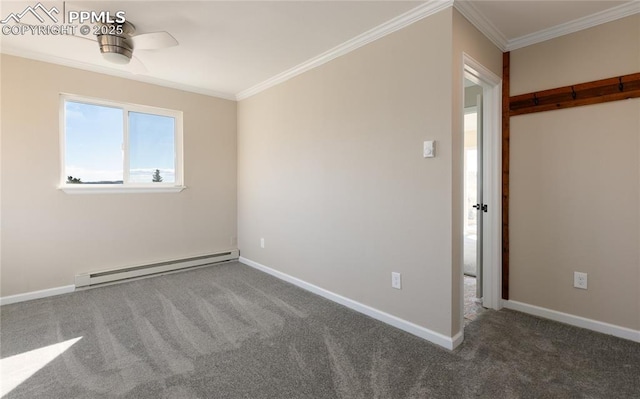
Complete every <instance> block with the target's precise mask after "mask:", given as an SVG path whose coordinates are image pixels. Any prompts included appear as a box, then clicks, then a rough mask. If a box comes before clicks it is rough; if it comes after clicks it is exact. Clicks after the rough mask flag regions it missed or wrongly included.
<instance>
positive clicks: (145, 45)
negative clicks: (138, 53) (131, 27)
mask: <svg viewBox="0 0 640 399" xmlns="http://www.w3.org/2000/svg"><path fill="white" fill-rule="evenodd" d="M131 40H132V41H133V49H134V50H157V49H161V48H167V47H173V46H177V45H178V41H177V40H176V39H175V38H174V37H173V36H171V34H169V32H164V31H163V32H152V33H143V34H140V35H135V36H132V37H131Z"/></svg>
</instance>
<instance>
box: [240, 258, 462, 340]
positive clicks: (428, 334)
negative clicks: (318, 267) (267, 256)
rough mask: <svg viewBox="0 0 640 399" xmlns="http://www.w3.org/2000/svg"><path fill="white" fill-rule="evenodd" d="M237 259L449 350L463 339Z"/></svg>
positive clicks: (245, 259) (247, 260) (460, 333)
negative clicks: (448, 335)
mask: <svg viewBox="0 0 640 399" xmlns="http://www.w3.org/2000/svg"><path fill="white" fill-rule="evenodd" d="M239 261H240V263H243V264H245V265H247V266H251V267H253V268H254V269H257V270H260V271H262V272H265V273H267V274H270V275H272V276H274V277H277V278H279V279H280V280H284V281H286V282H288V283H291V284H293V285H296V286H298V287H300V288H302V289H304V290H307V291H310V292H312V293H314V294H316V295H320V296H321V297H324V298H326V299H328V300H330V301H333V302H336V303H339V304H340V305H343V306H346V307H348V308H350V309H353V310H355V311H356V312H359V313H362V314H365V315H367V316H369V317H372V318H374V319H376V320H379V321H381V322H383V323H386V324H389V325H391V326H393V327H396V328H399V329H401V330H403V331H406V332H408V333H410V334H413V335H415V336H418V337H420V338H423V339H426V340H427V341H429V342H432V343H434V344H436V345H440V346H442V347H444V348H446V349H450V350H451V349H455V348H456V347H457V346H458V345H460V343H462V339H463V334H462V332H458V333H457V334H456V335H454V336H453V337H447V336H446V335H443V334H440V333H438V332H435V331H431V330H429V329H428V328H425V327H421V326H419V325H417V324H414V323H411V322H410V321H406V320H403V319H401V318H399V317H396V316H394V315H391V314H389V313H386V312H383V311H381V310H378V309H374V308H372V307H370V306H367V305H365V304H362V303H360V302H356V301H354V300H353V299H349V298H346V297H344V296H342V295H338V294H336V293H334V292H331V291H328V290H325V289H324V288H320V287H318V286H317V285H313V284H310V283H307V282H306V281H303V280H300V279H299V278H296V277H293V276H290V275H288V274H286V273H282V272H279V271H277V270H274V269H272V268H270V267H267V266H265V265H262V264H260V263H258V262H254V261H252V260H250V259H247V258H244V257H242V256H241V257H240V259H239Z"/></svg>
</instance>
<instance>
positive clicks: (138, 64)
mask: <svg viewBox="0 0 640 399" xmlns="http://www.w3.org/2000/svg"><path fill="white" fill-rule="evenodd" d="M128 69H129V71H130V72H131V73H133V74H134V75H146V74H147V73H149V70H148V69H147V67H145V66H144V64H143V63H142V61H140V59H139V58H138V57H136V56H135V55H134V56H133V57H131V61H130V62H129V67H128Z"/></svg>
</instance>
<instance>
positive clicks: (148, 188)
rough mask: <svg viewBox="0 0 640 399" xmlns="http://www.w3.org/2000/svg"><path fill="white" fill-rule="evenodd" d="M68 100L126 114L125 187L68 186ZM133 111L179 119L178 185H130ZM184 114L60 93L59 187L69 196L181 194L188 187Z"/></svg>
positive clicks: (124, 142) (123, 177) (124, 120)
mask: <svg viewBox="0 0 640 399" xmlns="http://www.w3.org/2000/svg"><path fill="white" fill-rule="evenodd" d="M67 101H71V102H77V103H82V104H89V105H98V106H103V107H111V108H118V109H121V110H122V111H123V125H124V126H123V133H122V141H123V144H122V145H123V148H122V149H123V153H124V159H123V163H122V165H123V171H122V174H123V176H122V184H68V183H67V176H66V173H65V172H66V164H65V147H66V123H65V121H66V118H65V103H66V102H67ZM129 112H139V113H144V114H152V115H161V116H168V117H172V118H174V120H175V131H174V140H175V147H174V148H175V182H173V183H164V182H156V183H151V182H149V183H129V182H128V180H129V169H130V163H129ZM182 122H183V119H182V111H175V110H171V109H165V108H157V107H151V106H147V105H138V104H128V103H122V102H116V101H109V100H102V99H97V98H91V97H84V96H78V95H74V94H66V93H63V94H60V184H59V185H58V188H59V189H60V190H62V191H64V192H65V193H67V194H91V193H94V194H95V193H158V192H165V193H166V192H174V193H175V192H180V191H182V190H184V189H185V188H186V187H185V186H184V174H183V143H182Z"/></svg>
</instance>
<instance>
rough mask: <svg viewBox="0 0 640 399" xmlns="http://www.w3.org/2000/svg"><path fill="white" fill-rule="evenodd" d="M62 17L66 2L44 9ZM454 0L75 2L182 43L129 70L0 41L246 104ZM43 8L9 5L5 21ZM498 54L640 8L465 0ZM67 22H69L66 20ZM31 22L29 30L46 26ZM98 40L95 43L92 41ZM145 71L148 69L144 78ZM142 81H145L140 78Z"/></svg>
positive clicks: (461, 4)
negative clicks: (260, 93) (245, 100)
mask: <svg viewBox="0 0 640 399" xmlns="http://www.w3.org/2000/svg"><path fill="white" fill-rule="evenodd" d="M42 3H43V5H45V7H47V8H48V9H51V7H53V6H55V7H57V8H58V9H59V10H61V11H62V10H63V2H62V1H43V2H42ZM452 3H453V1H451V0H449V1H446V0H431V1H380V0H377V1H159V2H149V1H67V2H66V4H64V7H66V10H67V11H69V10H95V11H111V12H115V11H118V10H123V11H125V12H126V19H127V20H128V21H130V22H132V23H133V24H134V25H136V28H137V32H138V33H147V32H155V31H163V30H164V31H168V32H169V33H171V34H172V35H173V36H174V37H175V38H176V39H177V40H178V42H179V43H180V44H179V46H177V47H172V48H167V49H163V50H153V51H148V50H147V51H145V50H139V51H134V55H135V57H136V58H137V59H138V60H134V61H133V62H132V64H131V65H128V66H125V67H122V66H118V65H114V64H110V63H108V62H106V61H104V60H103V59H102V57H101V55H100V52H99V49H98V45H97V43H95V42H91V41H89V40H82V39H79V38H73V37H68V36H37V35H36V36H33V35H30V34H28V35H23V36H21V35H1V39H0V51H2V52H3V53H7V54H13V55H19V56H24V57H28V58H34V59H40V60H44V61H49V62H54V63H58V64H63V65H68V66H73V67H78V68H83V69H89V70H94V71H98V72H103V73H109V74H112V75H117V76H124V77H129V78H132V79H137V80H142V81H147V82H151V83H157V84H161V85H165V86H170V87H177V88H182V89H186V90H190V91H195V92H200V93H204V94H209V95H216V96H220V97H224V98H231V99H235V98H244V97H247V96H249V95H251V94H253V93H255V92H258V91H260V90H261V89H263V88H266V87H269V86H270V85H273V84H276V83H278V82H280V81H283V80H286V79H287V78H289V77H291V76H294V75H295V74H297V73H300V72H303V71H304V70H308V69H310V68H312V67H314V66H317V65H319V64H321V63H323V62H326V61H328V60H330V59H332V58H335V57H337V56H339V55H341V54H344V53H346V52H348V51H350V50H352V49H354V48H357V47H359V46H361V45H364V44H366V43H368V42H370V41H372V40H375V39H376V38H378V37H381V36H383V35H385V34H388V33H390V32H392V31H394V30H397V29H399V28H401V27H403V26H406V25H407V24H409V23H411V22H413V21H415V20H417V19H419V18H422V17H424V16H426V15H430V14H431V13H433V12H437V11H439V10H440V9H442V8H444V7H448V6H451V4H452ZM35 4H36V2H34V1H11V2H10V1H4V0H2V2H1V3H0V17H1V18H0V19H2V18H6V17H7V16H8V15H9V14H10V13H12V12H14V13H19V12H21V11H23V10H24V9H25V7H27V6H29V5H32V6H33V5H35ZM455 6H456V8H458V10H460V12H461V13H462V14H463V15H465V16H466V17H467V18H468V19H469V20H470V21H471V22H472V23H474V24H475V25H476V26H477V27H478V28H479V29H480V30H481V31H483V32H484V33H485V34H486V35H487V36H488V37H489V38H490V39H491V40H493V42H494V43H496V45H498V47H500V48H501V49H503V50H510V49H513V48H517V47H522V46H524V45H528V44H532V43H534V42H539V41H542V40H545V39H548V38H550V37H554V36H558V35H561V34H565V33H569V32H571V31H575V30H579V29H583V28H585V27H588V26H593V25H594V24H597V23H602V22H606V21H608V20H612V19H615V18H620V17H621V16H624V15H629V14H631V13H635V12H639V11H640V1H637V0H635V1H630V2H629V1H627V2H625V1H584V0H573V1H524V0H522V1H519V0H511V1H487V0H475V1H456V2H455ZM60 15H62V13H61V14H60ZM28 18H29V16H26V17H24V19H23V20H22V22H25V23H31V24H37V23H38V21H36V20H35V19H34V20H32V21H29V20H28ZM89 37H90V36H89ZM140 62H141V63H143V64H144V66H145V67H146V71H145V72H143V73H139V72H140V71H141V68H140ZM134 72H138V74H134Z"/></svg>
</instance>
